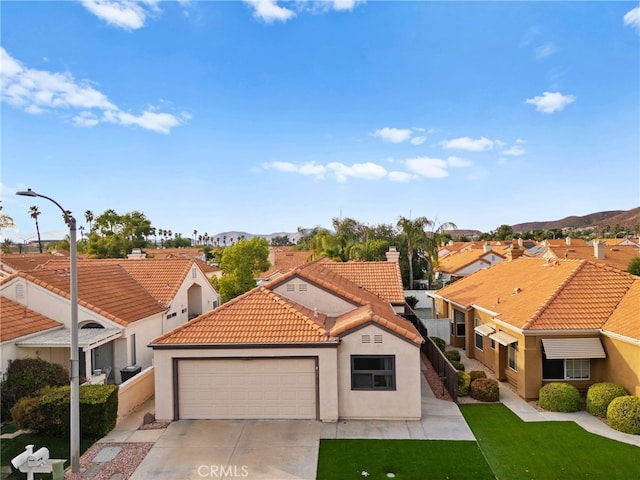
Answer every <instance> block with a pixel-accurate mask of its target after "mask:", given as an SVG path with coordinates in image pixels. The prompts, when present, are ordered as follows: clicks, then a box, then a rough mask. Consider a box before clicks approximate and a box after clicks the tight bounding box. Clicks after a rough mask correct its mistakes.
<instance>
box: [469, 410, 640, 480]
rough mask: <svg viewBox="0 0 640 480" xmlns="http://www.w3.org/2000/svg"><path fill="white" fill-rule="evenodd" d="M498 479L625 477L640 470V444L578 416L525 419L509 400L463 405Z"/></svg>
mask: <svg viewBox="0 0 640 480" xmlns="http://www.w3.org/2000/svg"><path fill="white" fill-rule="evenodd" d="M460 410H461V411H462V414H463V415H464V417H465V419H466V420H467V423H468V424H469V427H470V428H471V430H472V431H473V434H474V435H475V437H476V439H477V440H478V444H479V445H480V449H481V450H482V453H483V454H484V456H485V458H486V459H487V462H488V463H489V465H491V468H492V469H493V472H494V473H495V475H496V478H498V479H505V480H506V479H512V478H513V479H520V478H522V479H532V480H547V479H550V478H561V479H564V478H567V479H572V480H573V479H601V478H602V479H604V478H606V479H608V480H614V479H621V480H628V479H629V478H635V476H637V475H638V474H639V473H640V449H639V448H638V447H635V446H633V445H627V444H626V443H620V442H616V441H615V440H610V439H608V438H604V437H600V436H598V435H594V434H593V433H589V432H587V431H586V430H584V429H583V428H582V427H580V426H578V425H577V424H576V423H575V422H530V423H527V422H523V421H522V420H520V418H518V416H517V415H515V414H514V413H513V412H512V411H511V410H509V409H508V408H507V407H505V406H504V405H460Z"/></svg>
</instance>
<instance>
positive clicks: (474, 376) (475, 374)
mask: <svg viewBox="0 0 640 480" xmlns="http://www.w3.org/2000/svg"><path fill="white" fill-rule="evenodd" d="M469 375H470V376H471V383H473V382H474V381H475V380H478V379H479V378H487V373H486V372H485V371H484V370H471V371H470V372H469Z"/></svg>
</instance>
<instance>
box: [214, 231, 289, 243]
mask: <svg viewBox="0 0 640 480" xmlns="http://www.w3.org/2000/svg"><path fill="white" fill-rule="evenodd" d="M242 237H244V238H245V239H246V240H251V239H252V238H253V237H258V238H264V239H266V240H267V242H269V243H271V239H272V238H274V237H289V240H290V241H291V243H296V242H297V241H298V239H299V238H300V233H299V232H292V233H291V232H290V233H287V232H276V233H267V234H258V233H247V232H237V231H231V232H220V233H216V234H215V235H212V236H211V238H212V239H213V244H214V245H217V243H218V239H219V242H220V246H224V245H231V244H232V243H236V242H237V241H238V239H239V238H242ZM225 242H226V243H225Z"/></svg>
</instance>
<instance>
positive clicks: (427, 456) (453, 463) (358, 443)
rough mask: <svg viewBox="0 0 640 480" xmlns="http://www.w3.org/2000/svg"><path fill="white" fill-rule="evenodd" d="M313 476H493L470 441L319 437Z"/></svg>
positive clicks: (461, 479) (331, 479)
mask: <svg viewBox="0 0 640 480" xmlns="http://www.w3.org/2000/svg"><path fill="white" fill-rule="evenodd" d="M363 472H366V474H365V473H363ZM389 473H391V474H393V475H394V477H389V476H387V475H388V474H389ZM316 478H317V480H336V479H344V480H348V479H363V478H367V479H369V480H375V479H385V480H386V479H388V478H396V479H400V480H402V479H410V480H416V479H429V480H454V479H455V480H466V479H469V480H484V479H487V480H488V479H495V476H494V474H493V473H492V471H491V468H489V465H488V464H487V462H486V461H485V459H484V457H483V456H482V453H481V452H480V449H479V448H478V444H477V443H476V442H472V441H444V440H369V439H362V440H350V439H349V440H340V439H338V440H333V439H322V440H320V450H319V453H318V473H317V477H316Z"/></svg>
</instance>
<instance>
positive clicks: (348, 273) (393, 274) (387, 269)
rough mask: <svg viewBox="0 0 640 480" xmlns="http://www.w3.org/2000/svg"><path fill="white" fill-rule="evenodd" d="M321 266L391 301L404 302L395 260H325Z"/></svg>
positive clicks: (400, 278) (398, 268) (397, 265)
mask: <svg viewBox="0 0 640 480" xmlns="http://www.w3.org/2000/svg"><path fill="white" fill-rule="evenodd" d="M323 266H324V267H326V268H329V269H330V270H333V271H334V272H336V273H338V274H339V275H341V276H343V277H344V278H346V279H347V280H350V281H351V282H353V283H355V284H356V285H360V286H362V287H363V288H365V289H367V290H368V291H370V292H372V293H374V294H376V295H378V296H379V297H380V298H383V299H384V300H386V301H388V302H391V303H405V298H404V289H403V287H402V275H401V273H400V265H399V264H398V263H397V262H325V263H323Z"/></svg>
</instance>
